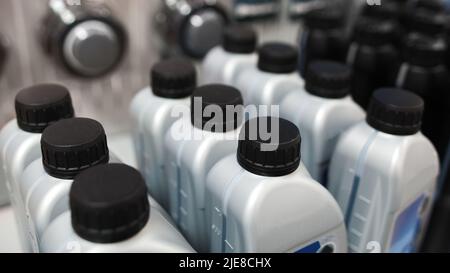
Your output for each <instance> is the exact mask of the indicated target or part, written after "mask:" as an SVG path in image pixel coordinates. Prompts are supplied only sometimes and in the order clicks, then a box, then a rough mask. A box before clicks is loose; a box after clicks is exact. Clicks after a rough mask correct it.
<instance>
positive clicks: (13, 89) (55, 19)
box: [0, 0, 450, 252]
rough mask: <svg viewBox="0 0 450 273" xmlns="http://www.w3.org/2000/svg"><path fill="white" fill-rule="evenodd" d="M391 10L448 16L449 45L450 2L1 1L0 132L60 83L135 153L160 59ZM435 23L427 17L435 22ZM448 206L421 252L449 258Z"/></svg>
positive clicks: (2, 239) (6, 215) (3, 237)
mask: <svg viewBox="0 0 450 273" xmlns="http://www.w3.org/2000/svg"><path fill="white" fill-rule="evenodd" d="M385 1H386V2H395V3H401V4H404V3H406V2H408V3H412V4H411V5H419V3H420V5H421V8H426V9H427V10H430V11H433V12H435V13H436V14H445V16H446V19H445V20H444V21H442V22H441V23H439V22H438V23H437V24H442V26H441V25H439V26H437V27H438V28H439V29H440V31H441V33H439V35H442V37H444V38H448V37H449V35H448V33H449V31H448V29H449V28H448V16H447V11H448V7H449V6H450V0H442V1H440V0H409V1H408V0H126V1H125V0H0V128H1V127H2V126H3V125H4V124H5V123H6V122H7V121H9V120H11V119H12V118H14V116H15V113H14V97H15V95H16V94H17V92H18V91H19V90H21V89H22V88H24V87H27V86H30V85H33V84H36V83H44V82H55V83H60V84H63V85H65V86H67V87H68V88H69V89H70V91H71V94H72V98H73V101H74V105H75V107H76V113H77V115H78V116H89V117H92V118H94V119H97V120H99V121H101V122H102V123H103V125H104V127H105V129H106V131H107V133H108V135H109V139H110V140H111V142H112V143H113V144H112V146H114V147H113V149H114V148H115V149H122V150H123V151H122V152H119V154H124V153H125V154H126V152H127V151H129V152H130V153H131V151H132V149H131V145H129V142H127V141H128V138H127V135H128V131H129V125H130V122H129V120H128V119H129V115H128V107H129V104H130V101H131V99H132V97H133V96H134V95H135V94H136V93H137V92H138V91H139V90H140V89H142V88H144V87H145V86H147V85H148V84H149V70H150V67H151V66H152V64H154V63H155V62H157V61H158V60H160V59H163V58H167V57H171V56H184V57H188V58H191V59H193V60H194V61H196V62H200V61H201V59H202V57H203V56H204V55H205V54H206V53H207V52H208V50H209V49H211V48H212V47H214V46H216V45H218V44H219V43H220V42H221V37H222V31H223V28H224V27H225V26H226V25H228V24H234V23H237V24H242V25H252V26H253V27H254V28H255V29H256V30H257V32H258V34H259V37H260V43H262V42H265V41H271V40H278V41H285V42H289V43H291V44H299V37H301V35H302V32H303V25H304V24H302V22H303V20H304V18H305V16H306V15H307V14H309V13H310V12H312V11H314V10H317V9H323V8H324V7H330V6H331V8H333V7H335V8H336V9H339V10H341V11H342V12H343V13H344V14H345V18H346V19H345V22H344V25H343V27H342V28H343V31H342V32H341V33H343V34H342V35H343V36H345V37H342V38H345V39H346V38H349V37H350V36H351V34H352V29H353V24H354V22H355V20H356V19H357V18H358V17H359V16H360V15H361V14H362V13H364V14H366V15H370V16H374V17H379V18H380V19H381V20H384V19H386V20H391V19H393V18H392V17H393V16H395V15H393V13H392V10H389V5H384V2H385ZM373 6H379V7H381V8H373ZM402 12H403V10H402ZM430 14H431V16H430V17H426V18H434V15H433V13H430ZM397 15H398V14H397ZM426 18H425V19H426ZM396 19H398V18H396ZM403 19H404V17H401V18H400V19H399V20H403ZM422 19H423V18H422ZM422 19H420V20H419V19H418V21H419V23H420V26H426V27H427V31H428V27H430V29H431V31H433V30H434V28H433V27H436V22H431V23H429V21H427V20H422ZM440 27H442V29H441V28H440ZM449 92H450V90H449ZM127 145H128V146H127ZM124 151H125V152H124ZM129 158H130V159H129V161H128V162H131V161H132V155H131V154H130V155H129ZM447 184H448V183H447ZM449 200H450V198H446V199H445V198H444V199H442V200H441V202H439V203H438V205H437V207H438V208H439V211H438V212H437V214H438V216H434V218H436V219H439V221H441V222H437V223H434V224H432V226H433V225H434V226H435V227H438V228H435V229H434V230H433V231H432V232H431V235H429V236H428V237H430V238H427V239H426V240H427V242H428V243H427V244H426V246H425V249H424V251H433V252H436V251H446V252H449V251H450V243H448V242H449V241H450V233H449V232H447V230H448V229H447V228H450V220H449V218H450V201H449ZM435 214H436V213H435ZM11 217H12V216H11V214H10V211H8V210H7V209H0V225H2V229H1V230H0V252H3V251H18V249H17V243H16V241H15V237H14V227H13V226H12V222H13V221H12V220H11V219H10V218H11ZM7 221H9V222H8V223H11V225H9V224H5V222H7ZM432 222H433V220H432ZM445 223H446V224H445Z"/></svg>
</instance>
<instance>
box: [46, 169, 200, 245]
mask: <svg viewBox="0 0 450 273" xmlns="http://www.w3.org/2000/svg"><path fill="white" fill-rule="evenodd" d="M69 196H70V211H67V212H65V213H64V214H62V215H60V216H59V217H58V218H56V219H55V220H54V221H53V222H52V223H51V225H50V226H49V227H48V229H47V230H46V231H45V233H44V236H43V239H42V244H41V245H42V252H46V253H62V252H63V253H67V252H72V253H74V252H78V253H124V252H131V253H136V252H140V253H165V252H174V253H185V252H187V253H191V252H194V250H193V249H192V247H191V246H190V245H189V244H188V243H187V242H186V240H185V239H184V238H183V236H182V235H181V234H180V233H179V232H178V231H177V229H176V228H175V227H174V226H173V225H172V224H171V223H170V222H169V221H168V220H167V219H166V218H165V217H164V215H163V214H161V212H160V211H159V209H158V208H155V207H154V206H152V204H151V202H149V199H148V196H147V189H146V185H145V181H144V179H143V177H142V176H141V174H140V173H139V172H138V171H137V170H135V169H133V168H131V167H129V166H126V165H123V164H105V165H100V166H96V167H93V168H91V169H89V170H87V171H84V172H82V173H81V174H80V175H78V176H77V177H76V178H75V180H74V182H73V184H72V187H71V189H70V194H69Z"/></svg>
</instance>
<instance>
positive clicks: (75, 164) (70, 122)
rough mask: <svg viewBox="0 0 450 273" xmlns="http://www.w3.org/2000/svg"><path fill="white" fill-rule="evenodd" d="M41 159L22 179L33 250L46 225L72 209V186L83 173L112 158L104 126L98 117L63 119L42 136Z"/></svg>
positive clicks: (37, 247) (29, 235)
mask: <svg viewBox="0 0 450 273" xmlns="http://www.w3.org/2000/svg"><path fill="white" fill-rule="evenodd" d="M41 150H42V159H37V160H36V161H34V162H33V163H31V164H30V165H29V166H28V167H27V168H26V169H25V171H24V173H23V175H22V177H21V179H20V182H19V183H20V189H21V193H22V198H23V200H24V203H25V212H24V213H26V217H27V221H28V225H27V229H28V230H27V232H28V235H27V236H28V240H29V241H30V242H32V246H33V251H35V252H38V251H39V241H40V238H41V236H42V233H43V232H44V230H45V228H47V226H48V225H49V224H50V223H51V222H52V221H53V220H54V219H55V218H56V217H58V216H59V215H61V214H62V213H64V212H66V211H67V210H68V209H69V203H68V199H69V195H68V193H69V189H70V186H71V185H72V182H73V179H74V177H75V176H77V175H78V174H79V173H80V172H82V171H84V170H86V169H88V168H90V167H93V166H96V165H100V164H106V163H108V162H109V161H110V158H111V161H112V162H118V160H117V159H116V157H115V156H111V157H110V154H109V150H108V145H107V141H106V135H105V131H104V129H103V126H102V125H101V124H100V123H98V122H97V121H95V120H92V119H87V118H73V119H65V120H61V121H59V122H57V123H55V124H53V125H51V126H49V127H47V129H45V131H44V132H43V134H42V139H41Z"/></svg>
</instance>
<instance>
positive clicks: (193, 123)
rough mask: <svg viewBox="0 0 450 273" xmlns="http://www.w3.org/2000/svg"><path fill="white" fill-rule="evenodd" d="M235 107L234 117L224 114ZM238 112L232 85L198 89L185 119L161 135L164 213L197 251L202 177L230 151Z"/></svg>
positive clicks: (201, 236) (201, 238) (202, 228)
mask: <svg viewBox="0 0 450 273" xmlns="http://www.w3.org/2000/svg"><path fill="white" fill-rule="evenodd" d="M235 107H237V110H238V111H240V112H239V113H238V114H237V115H235V114H234V113H230V111H233V110H234V108H235ZM227 108H228V109H227ZM242 110H243V106H242V96H241V93H240V92H239V91H238V90H236V89H235V88H232V87H229V86H225V85H205V86H203V87H199V88H197V89H196V90H195V91H194V94H193V96H192V102H191V118H184V119H180V120H178V121H177V122H175V123H174V125H173V126H172V128H171V129H170V130H169V132H168V133H167V136H166V142H165V149H166V154H167V156H166V164H165V166H166V171H167V179H168V183H169V185H168V186H169V196H170V198H169V200H170V205H169V207H170V214H171V216H172V218H173V219H174V220H175V222H176V223H177V225H178V228H179V229H180V230H181V232H182V233H183V234H184V235H185V236H186V238H187V239H188V241H189V242H190V243H191V245H192V246H193V247H194V248H195V249H196V250H197V251H199V252H206V251H207V250H208V244H209V243H208V240H207V239H208V236H206V232H207V229H206V219H205V189H206V175H207V174H208V171H209V170H210V169H211V168H212V166H213V165H214V164H215V163H216V162H218V161H219V160H221V159H222V158H224V157H225V156H227V155H229V154H232V153H233V152H234V151H235V150H236V147H237V139H238V137H239V128H240V126H241V123H242ZM215 111H218V112H215ZM219 112H222V113H223V115H222V113H219ZM212 113H213V114H214V113H215V114H216V116H215V118H211V114H212Z"/></svg>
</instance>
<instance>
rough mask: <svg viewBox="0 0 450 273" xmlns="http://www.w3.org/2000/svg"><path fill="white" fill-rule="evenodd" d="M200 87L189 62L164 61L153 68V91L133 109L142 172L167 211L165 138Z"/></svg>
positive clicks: (140, 97) (141, 97)
mask: <svg viewBox="0 0 450 273" xmlns="http://www.w3.org/2000/svg"><path fill="white" fill-rule="evenodd" d="M196 85H197V74H196V70H195V67H194V66H193V65H192V64H191V63H190V62H189V61H187V60H181V59H171V60H167V61H162V62H159V63H157V64H156V65H155V66H154V67H153V68H152V71H151V87H147V88H144V89H143V90H142V91H140V92H139V93H138V94H137V95H136V96H135V97H134V99H133V101H132V103H131V106H130V113H131V116H132V119H133V123H134V124H133V127H134V128H133V138H134V147H135V152H136V155H137V157H138V168H139V170H140V171H141V173H142V174H143V175H144V178H145V180H146V182H147V186H148V189H149V192H150V194H151V195H152V196H153V197H154V198H155V199H156V200H157V201H158V202H159V203H160V204H162V205H163V206H164V207H165V208H167V207H168V198H169V197H168V192H167V182H166V179H165V175H164V156H165V153H164V149H163V147H164V137H165V134H166V133H167V131H168V130H169V128H170V126H171V125H172V124H173V123H174V122H175V121H176V120H177V119H178V118H179V117H177V116H176V115H175V113H172V112H173V110H174V109H175V108H177V107H184V108H187V109H189V104H190V96H191V94H192V92H193V90H194V89H195V87H196Z"/></svg>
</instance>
